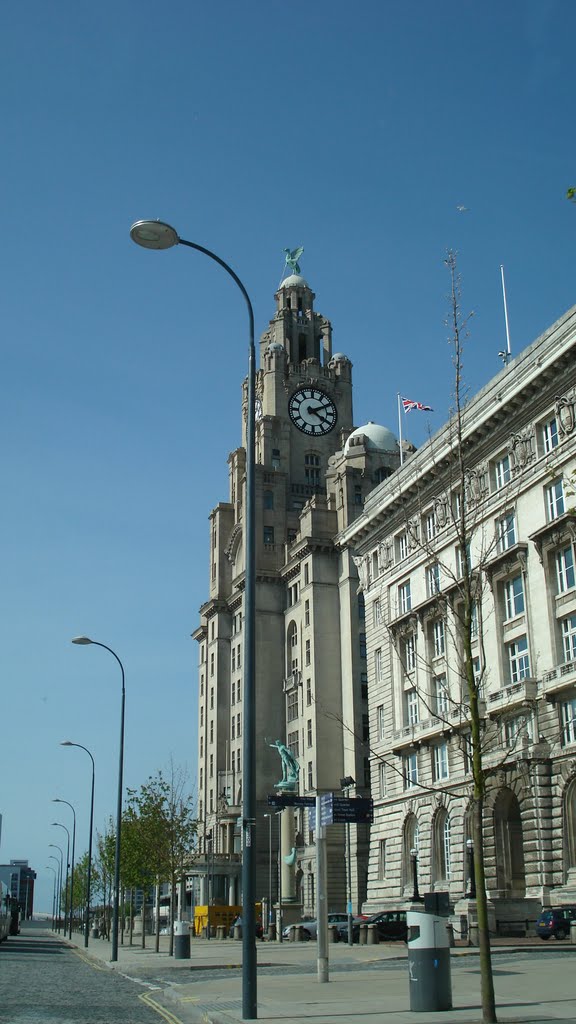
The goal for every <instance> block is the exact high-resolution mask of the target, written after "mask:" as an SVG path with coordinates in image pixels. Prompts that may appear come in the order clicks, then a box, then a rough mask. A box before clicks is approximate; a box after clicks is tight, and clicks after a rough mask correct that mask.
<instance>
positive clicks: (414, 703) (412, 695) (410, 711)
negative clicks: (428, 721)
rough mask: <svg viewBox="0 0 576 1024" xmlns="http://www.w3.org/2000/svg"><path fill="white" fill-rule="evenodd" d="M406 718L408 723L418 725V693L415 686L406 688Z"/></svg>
mask: <svg viewBox="0 0 576 1024" xmlns="http://www.w3.org/2000/svg"><path fill="white" fill-rule="evenodd" d="M406 718H407V721H408V725H418V694H417V693H416V688H415V687H413V688H412V689H411V690H406Z"/></svg>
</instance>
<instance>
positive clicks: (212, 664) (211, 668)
mask: <svg viewBox="0 0 576 1024" xmlns="http://www.w3.org/2000/svg"><path fill="white" fill-rule="evenodd" d="M210 675H211V676H213V675H214V654H211V655H210Z"/></svg>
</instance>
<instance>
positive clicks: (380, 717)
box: [376, 704, 386, 740]
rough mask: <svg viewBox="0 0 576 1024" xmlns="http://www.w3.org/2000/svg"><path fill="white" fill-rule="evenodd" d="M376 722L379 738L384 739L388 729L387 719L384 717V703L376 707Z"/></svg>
mask: <svg viewBox="0 0 576 1024" xmlns="http://www.w3.org/2000/svg"><path fill="white" fill-rule="evenodd" d="M376 723H377V729H378V739H379V740H383V739H384V734H385V731H386V721H385V718H384V705H383V704H379V705H378V707H377V708H376Z"/></svg>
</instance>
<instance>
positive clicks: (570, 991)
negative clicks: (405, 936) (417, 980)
mask: <svg viewBox="0 0 576 1024" xmlns="http://www.w3.org/2000/svg"><path fill="white" fill-rule="evenodd" d="M147 942H149V946H148V948H147V949H144V950H143V949H141V948H140V947H139V946H136V945H134V946H132V947H130V946H128V945H123V946H120V947H119V951H118V962H117V963H115V964H110V963H109V958H110V951H111V946H110V943H109V942H105V941H103V940H101V939H90V945H89V949H88V950H87V952H88V954H89V956H90V957H96V958H97V959H98V960H100V961H105V962H107V963H108V964H109V966H110V967H111V968H113V969H115V970H119V971H121V972H122V973H123V974H125V975H127V976H128V977H132V978H134V979H135V980H138V981H139V982H140V983H143V982H144V983H145V984H147V985H148V993H147V995H146V996H145V997H144V998H145V1000H146V1002H147V1003H148V1004H149V1005H152V1006H155V1008H157V1009H158V1011H159V1012H161V1011H162V1010H164V1011H166V1012H167V1013H168V1014H169V1019H171V1020H172V1022H173V1024H178V1022H182V1024H188V1022H195V1021H196V1022H200V1021H201V1022H202V1024H238V1022H240V1021H242V1019H243V1018H242V970H241V964H242V943H240V942H234V941H230V940H225V941H218V940H216V939H212V940H210V941H206V940H205V939H193V940H192V945H191V957H190V959H189V960H174V958H173V957H170V956H169V955H168V943H169V939H168V936H161V938H160V952H159V953H155V952H154V938H153V937H151V940H150V941H149V940H148V939H147ZM73 944H74V945H76V946H77V947H78V951H79V953H80V954H81V955H82V953H83V952H84V949H83V940H82V937H81V936H74V937H73ZM493 953H494V956H493V969H494V984H495V989H496V1000H497V1005H498V1019H499V1021H502V1022H504V1021H515V1022H523V1024H543V1022H546V1024H550V1022H554V1021H563V1022H565V1024H570V1022H572V1024H576V988H575V985H574V969H575V968H576V946H573V945H571V944H570V943H569V942H557V943H555V944H554V946H551V945H550V944H549V943H547V944H545V943H542V942H540V943H539V945H536V944H535V943H534V942H533V941H531V940H520V941H518V940H500V941H497V942H495V944H494V946H493ZM511 954H512V955H511ZM329 955H330V980H329V981H328V982H327V983H319V982H318V980H317V968H316V944H315V943H310V942H309V943H257V957H258V968H259V969H258V979H257V1000H258V1019H259V1020H265V1021H282V1024H304V1021H313V1024H344V1022H346V1021H353V1022H354V1024H379V1022H383V1024H388V1022H390V1024H427V1022H431V1021H434V1022H436V1024H443V1022H444V1021H446V1022H448V1024H477V1022H479V1021H480V1020H481V1008H480V973H479V965H478V957H477V950H474V949H471V948H466V947H463V948H460V949H459V948H456V949H454V950H453V955H452V995H453V1006H454V1009H453V1010H452V1011H443V1012H435V1013H426V1012H419V1013H415V1012H412V1011H410V1009H409V1006H410V997H409V980H408V970H407V962H406V947H405V946H403V945H398V944H392V943H391V944H380V945H377V946H354V947H352V948H350V947H348V946H347V945H346V944H345V943H337V944H335V945H331V946H330V947H329ZM267 968H273V969H274V968H275V972H274V971H273V970H269V969H267ZM217 969H220V970H221V971H222V974H221V976H219V975H218V974H217V973H216V970H217ZM204 970H208V971H211V972H212V974H211V975H210V977H207V976H206V974H205V973H204ZM231 972H232V974H231Z"/></svg>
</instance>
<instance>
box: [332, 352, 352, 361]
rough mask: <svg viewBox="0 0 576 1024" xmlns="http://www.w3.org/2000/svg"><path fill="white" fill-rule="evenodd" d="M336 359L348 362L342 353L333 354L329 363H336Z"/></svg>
mask: <svg viewBox="0 0 576 1024" xmlns="http://www.w3.org/2000/svg"><path fill="white" fill-rule="evenodd" d="M337 359H339V360H346V362H347V363H349V362H350V360H349V359H348V356H345V355H344V353H343V352H335V353H334V355H333V356H332V357H331V359H330V362H331V363H332V362H336V360H337Z"/></svg>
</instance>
